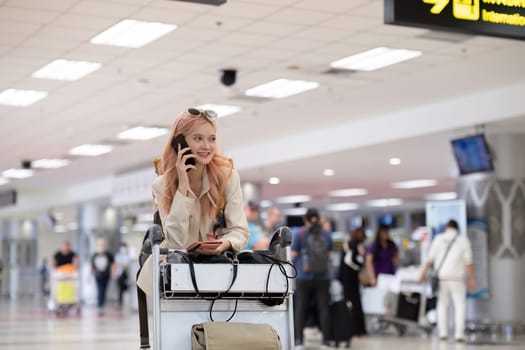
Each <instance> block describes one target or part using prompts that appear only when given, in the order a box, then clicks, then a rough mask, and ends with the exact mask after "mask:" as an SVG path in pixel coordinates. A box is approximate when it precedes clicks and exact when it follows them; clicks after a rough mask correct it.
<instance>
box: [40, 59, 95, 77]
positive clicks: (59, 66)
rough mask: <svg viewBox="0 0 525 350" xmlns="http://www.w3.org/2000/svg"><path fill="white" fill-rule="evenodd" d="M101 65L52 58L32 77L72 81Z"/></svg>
mask: <svg viewBox="0 0 525 350" xmlns="http://www.w3.org/2000/svg"><path fill="white" fill-rule="evenodd" d="M101 66H102V65H101V64H100V63H96V62H87V61H69V60H62V59H59V60H54V61H53V62H51V63H48V64H47V65H45V66H44V67H42V68H40V69H39V70H37V71H36V72H34V73H33V75H32V77H33V78H39V79H53V80H66V81H73V80H78V79H80V78H83V77H85V76H86V75H88V74H89V73H93V72H94V71H96V70H97V69H99V68H100V67H101Z"/></svg>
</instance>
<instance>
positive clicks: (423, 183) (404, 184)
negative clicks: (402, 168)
mask: <svg viewBox="0 0 525 350" xmlns="http://www.w3.org/2000/svg"><path fill="white" fill-rule="evenodd" d="M436 184H437V181H436V180H427V179H425V180H410V181H400V182H394V183H392V188H399V189H412V188H422V187H432V186H436Z"/></svg>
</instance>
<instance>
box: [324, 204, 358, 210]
mask: <svg viewBox="0 0 525 350" xmlns="http://www.w3.org/2000/svg"><path fill="white" fill-rule="evenodd" d="M358 207H359V206H358V205H357V204H356V203H334V204H328V205H327V206H326V210H330V211H348V210H355V209H357V208H358Z"/></svg>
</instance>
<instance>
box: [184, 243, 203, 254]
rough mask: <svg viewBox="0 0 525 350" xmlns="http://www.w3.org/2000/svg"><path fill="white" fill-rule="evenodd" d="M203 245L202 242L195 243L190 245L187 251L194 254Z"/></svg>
mask: <svg viewBox="0 0 525 350" xmlns="http://www.w3.org/2000/svg"><path fill="white" fill-rule="evenodd" d="M201 245H202V242H193V243H192V244H190V245H189V246H188V248H186V250H187V251H188V253H189V252H192V251H194V250H197V249H199V247H200V246H201Z"/></svg>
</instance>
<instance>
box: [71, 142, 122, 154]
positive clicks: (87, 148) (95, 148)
mask: <svg viewBox="0 0 525 350" xmlns="http://www.w3.org/2000/svg"><path fill="white" fill-rule="evenodd" d="M112 150H113V147H111V146H110V145H90V144H85V145H81V146H77V147H74V148H72V149H70V150H69V154H72V155H75V156H89V157H94V156H99V155H101V154H105V153H109V152H111V151H112Z"/></svg>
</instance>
